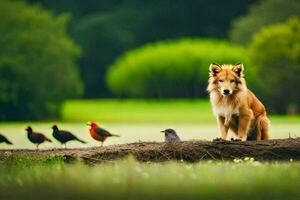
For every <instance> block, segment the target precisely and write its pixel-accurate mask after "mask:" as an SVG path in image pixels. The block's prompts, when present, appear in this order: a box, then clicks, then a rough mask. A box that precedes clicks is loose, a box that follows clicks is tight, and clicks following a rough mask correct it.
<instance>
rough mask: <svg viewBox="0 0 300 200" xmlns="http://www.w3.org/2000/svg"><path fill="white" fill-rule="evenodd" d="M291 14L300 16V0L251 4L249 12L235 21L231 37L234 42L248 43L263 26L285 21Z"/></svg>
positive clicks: (280, 0) (264, 0)
mask: <svg viewBox="0 0 300 200" xmlns="http://www.w3.org/2000/svg"><path fill="white" fill-rule="evenodd" d="M291 16H297V17H300V1H299V0H263V1H260V2H259V3H257V4H254V5H253V6H250V9H249V12H248V14H246V15H244V16H242V17H239V18H237V19H236V20H234V21H233V23H232V28H231V30H230V38H231V40H232V41H233V42H237V43H241V44H248V43H250V42H251V38H252V35H253V34H254V33H255V32H257V31H259V30H260V29H261V28H262V27H263V26H266V25H270V24H274V23H279V22H284V21H286V20H288V19H289V18H290V17H291Z"/></svg>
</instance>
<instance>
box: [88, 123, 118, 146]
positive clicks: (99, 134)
mask: <svg viewBox="0 0 300 200" xmlns="http://www.w3.org/2000/svg"><path fill="white" fill-rule="evenodd" d="M87 125H88V126H89V127H90V129H89V131H90V135H91V136H92V138H93V139H95V140H97V141H100V142H101V146H103V143H104V141H105V140H106V139H107V138H108V137H120V135H116V134H111V133H110V132H109V131H107V130H105V129H103V128H100V127H99V125H98V124H97V123H96V122H88V123H87Z"/></svg>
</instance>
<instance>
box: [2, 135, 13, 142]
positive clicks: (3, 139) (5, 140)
mask: <svg viewBox="0 0 300 200" xmlns="http://www.w3.org/2000/svg"><path fill="white" fill-rule="evenodd" d="M2 142H5V143H6V144H13V143H11V142H10V141H9V140H8V139H7V138H6V137H5V136H4V135H1V134H0V143H2Z"/></svg>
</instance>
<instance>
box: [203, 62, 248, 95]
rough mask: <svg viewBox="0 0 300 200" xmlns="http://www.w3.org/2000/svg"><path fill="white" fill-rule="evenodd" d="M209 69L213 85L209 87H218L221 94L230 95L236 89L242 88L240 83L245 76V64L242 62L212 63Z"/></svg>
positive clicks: (210, 82)
mask: <svg viewBox="0 0 300 200" xmlns="http://www.w3.org/2000/svg"><path fill="white" fill-rule="evenodd" d="M209 71H210V79H209V84H212V85H213V86H209V87H213V89H217V90H218V91H219V92H220V94H221V95H223V96H229V95H231V94H233V93H234V92H235V91H237V90H240V88H239V85H240V84H241V83H242V81H241V79H242V78H243V76H244V74H243V71H244V66H243V65H242V64H236V65H222V66H220V65H218V64H211V65H210V67H209ZM208 90H209V88H208Z"/></svg>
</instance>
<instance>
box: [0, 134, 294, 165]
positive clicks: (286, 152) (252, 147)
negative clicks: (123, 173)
mask: <svg viewBox="0 0 300 200" xmlns="http://www.w3.org/2000/svg"><path fill="white" fill-rule="evenodd" d="M14 155H24V156H33V157H36V156H37V157H41V156H55V155H60V156H64V157H65V158H66V160H67V161H73V160H76V159H78V158H80V159H82V160H84V161H85V162H86V163H89V164H93V163H99V162H105V161H112V160H116V159H121V158H123V157H125V156H128V155H133V156H134V157H135V158H136V159H138V160H140V161H151V162H161V161H168V160H184V161H188V162H196V161H200V160H208V159H209V160H232V159H234V158H244V157H253V158H255V159H256V160H265V161H268V160H289V159H291V158H292V159H294V160H300V138H295V139H292V138H288V139H277V140H269V141H259V142H256V141H247V142H241V141H224V140H216V141H212V142H211V141H202V140H201V141H199V140H195V141H183V142H175V143H164V142H139V143H131V144H122V145H112V146H107V147H95V148H80V149H50V150H40V151H35V150H24V149H20V150H0V159H4V158H7V157H9V156H14Z"/></svg>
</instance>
